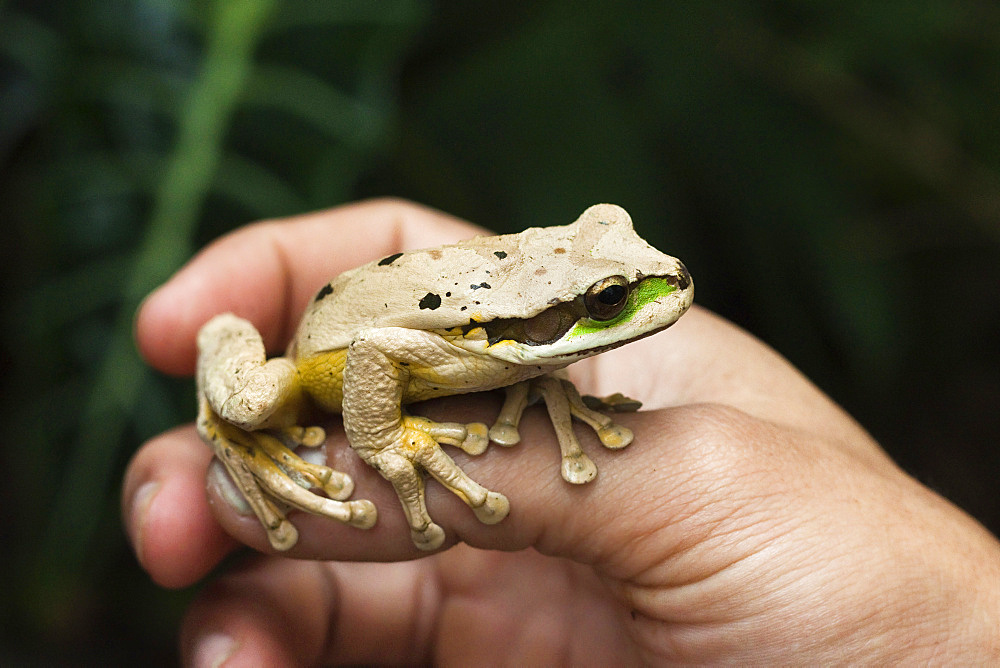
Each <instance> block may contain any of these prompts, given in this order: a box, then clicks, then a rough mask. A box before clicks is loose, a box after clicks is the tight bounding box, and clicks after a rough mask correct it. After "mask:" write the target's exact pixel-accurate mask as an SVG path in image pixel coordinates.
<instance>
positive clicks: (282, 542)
mask: <svg viewBox="0 0 1000 668" xmlns="http://www.w3.org/2000/svg"><path fill="white" fill-rule="evenodd" d="M264 529H265V530H266V531H267V540H268V542H269V543H271V547H273V548H274V549H275V550H277V551H278V552H286V551H288V550H290V549H292V548H293V547H294V546H295V544H296V543H297V542H299V531H298V529H296V528H295V525H294V524H292V523H291V522H289V521H288V520H286V519H284V518H282V520H281V521H280V522H279V523H278V525H277V526H274V527H269V526H265V527H264Z"/></svg>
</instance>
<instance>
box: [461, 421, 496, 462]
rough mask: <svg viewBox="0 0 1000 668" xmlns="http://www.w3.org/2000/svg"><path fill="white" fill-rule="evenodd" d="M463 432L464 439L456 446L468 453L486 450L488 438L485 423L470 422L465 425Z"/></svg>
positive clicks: (480, 452)
mask: <svg viewBox="0 0 1000 668" xmlns="http://www.w3.org/2000/svg"><path fill="white" fill-rule="evenodd" d="M465 432H466V433H465V439H464V440H463V441H462V443H461V444H460V445H459V446H458V447H460V448H461V449H462V450H463V451H465V453H466V454H469V455H481V454H483V453H484V452H486V448H487V446H489V444H490V439H489V436H487V431H486V425H485V424H483V423H482V422H472V423H470V424H467V425H465Z"/></svg>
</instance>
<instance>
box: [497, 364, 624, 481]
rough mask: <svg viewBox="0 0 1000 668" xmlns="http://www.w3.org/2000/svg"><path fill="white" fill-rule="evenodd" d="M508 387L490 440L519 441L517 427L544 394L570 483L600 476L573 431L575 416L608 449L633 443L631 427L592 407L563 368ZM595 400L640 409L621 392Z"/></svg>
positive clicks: (501, 442) (505, 444)
mask: <svg viewBox="0 0 1000 668" xmlns="http://www.w3.org/2000/svg"><path fill="white" fill-rule="evenodd" d="M504 389H505V391H506V398H505V400H504V404H503V407H502V408H501V409H500V413H499V415H498V416H497V419H496V422H495V423H494V424H493V426H492V427H491V428H490V431H489V434H490V440H492V441H494V442H496V443H498V444H500V445H503V446H508V447H509V446H512V445H514V444H516V443H518V442H519V441H520V440H521V436H520V433H519V432H518V429H517V427H518V424H519V423H520V421H521V415H522V414H523V412H524V409H525V408H526V407H527V406H528V405H529V404H530V403H532V401H533V400H535V399H537V398H538V397H541V398H542V399H543V400H544V401H545V407H546V409H547V410H548V413H549V419H550V420H551V422H552V426H553V428H554V429H555V431H556V437H557V439H558V440H559V449H560V451H561V453H562V465H561V467H560V471H561V474H562V477H563V479H564V480H566V481H567V482H571V483H574V484H582V483H587V482H590V481H591V480H593V479H594V478H595V477H596V476H597V465H596V464H594V462H593V461H592V460H591V459H590V457H588V456H587V455H586V454H585V453H584V452H583V449H582V448H581V447H580V442H579V440H577V438H576V434H575V433H574V432H573V420H572V418H576V419H578V420H580V421H581V422H584V423H586V424H587V425H589V426H590V428H591V429H593V430H594V432H596V434H597V437H598V439H600V441H601V443H602V444H603V445H604V447H606V448H610V449H619V448H624V447H625V446H627V445H628V444H629V443H631V442H632V438H633V434H632V431H631V430H630V429H629V428H628V427H624V426H622V425H619V424H616V423H615V422H614V421H613V420H612V419H611V418H610V417H608V416H607V415H605V414H604V413H601V412H599V411H597V410H594V409H592V408H590V407H589V406H588V405H587V402H585V401H584V398H583V397H581V396H580V393H579V392H578V391H577V389H576V386H575V385H573V383H572V382H570V380H569V379H568V378H566V376H565V372H564V371H563V370H561V369H560V370H558V371H554V372H551V373H548V374H545V375H543V376H538V377H537V378H532V379H529V380H525V381H522V382H520V383H515V384H514V385H510V386H509V387H506V388H504ZM619 397H620V398H619ZM593 403H597V404H598V405H601V406H602V407H604V408H612V407H614V406H616V405H618V404H621V405H622V406H623V409H624V410H635V409H636V408H638V402H635V401H632V400H629V399H627V398H625V397H621V395H616V396H615V397H614V398H613V399H612V401H609V402H601V401H600V400H596V402H593Z"/></svg>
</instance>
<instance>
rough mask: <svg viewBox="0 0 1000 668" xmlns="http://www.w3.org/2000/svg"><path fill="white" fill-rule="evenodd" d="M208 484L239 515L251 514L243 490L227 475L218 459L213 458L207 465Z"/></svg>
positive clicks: (251, 511)
mask: <svg viewBox="0 0 1000 668" xmlns="http://www.w3.org/2000/svg"><path fill="white" fill-rule="evenodd" d="M208 484H209V485H210V486H211V487H212V488H213V489H215V491H216V492H217V493H218V495H219V497H220V498H221V499H222V500H223V501H225V502H226V504H227V505H228V506H230V507H231V508H232V509H233V510H235V511H236V512H237V513H239V514H240V515H252V514H253V509H252V508H251V507H250V504H249V503H247V500H246V498H244V496H243V492H241V491H240V488H239V487H237V486H236V483H234V482H233V479H232V478H230V477H229V471H227V470H226V467H225V466H223V464H222V462H220V461H219V460H218V459H213V460H212V463H211V464H209V466H208Z"/></svg>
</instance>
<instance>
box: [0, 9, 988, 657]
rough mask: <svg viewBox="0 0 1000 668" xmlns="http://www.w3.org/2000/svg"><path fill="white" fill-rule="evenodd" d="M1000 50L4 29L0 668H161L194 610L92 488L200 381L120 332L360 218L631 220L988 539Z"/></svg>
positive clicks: (724, 27) (799, 24)
mask: <svg viewBox="0 0 1000 668" xmlns="http://www.w3.org/2000/svg"><path fill="white" fill-rule="evenodd" d="M998 34H1000V6H998V5H997V4H996V3H995V2H992V1H990V0H982V1H978V0H905V1H904V0H882V1H881V2H877V3H873V2H869V1H868V0H837V2H833V1H832V0H826V1H822V2H802V1H800V2H795V1H792V0H784V1H782V0H730V1H726V0H709V1H706V2H698V3H669V2H659V1H650V2H638V1H637V2H586V1H580V0H577V1H573V2H569V1H560V0H538V1H535V2H532V3H496V2H475V1H473V2H470V1H468V0H439V1H438V2H418V1H416V0H380V1H379V2H369V1H367V0H352V1H348V2H316V1H315V0H216V1H209V0H202V1H200V2H196V1H193V0H187V1H186V0H102V1H101V2H92V1H90V0H45V1H41V0H38V1H31V0H22V1H17V0H9V1H7V2H2V3H0V166H2V168H0V216H2V221H0V229H2V237H0V239H2V243H0V253H2V256H0V271H2V290H3V295H2V305H3V306H2V309H3V318H4V322H3V328H2V334H0V337H2V340H0V345H2V349H0V350H2V352H0V365H2V367H0V368H2V383H3V402H2V416H0V417H2V424H3V426H4V429H3V441H2V443H3V446H2V449H0V467H2V468H0V470H2V471H3V484H2V485H0V502H2V504H3V508H4V511H3V512H4V515H5V516H6V518H7V519H6V520H4V521H3V523H2V525H0V541H2V547H0V566H2V569H3V572H4V573H6V576H5V578H4V579H5V584H4V585H3V592H4V593H3V595H2V596H0V615H2V616H0V628H2V631H0V634H2V635H0V663H3V664H5V665H10V664H12V663H14V664H23V663H29V664H43V663H52V662H62V663H73V664H89V663H104V664H106V663H108V662H111V663H114V662H122V663H135V662H136V661H138V660H140V659H141V660H142V662H143V663H144V664H145V665H159V664H163V665H172V664H173V663H174V662H175V661H176V654H175V639H174V635H175V631H176V624H177V620H178V617H179V615H180V612H181V610H182V609H183V606H184V604H185V602H186V601H187V600H188V598H189V597H190V596H191V592H189V591H184V592H166V591H162V590H159V589H157V588H156V587H155V586H153V585H152V584H151V583H150V582H149V581H148V580H147V578H146V577H145V575H144V574H143V573H142V572H141V571H140V570H139V569H138V568H137V566H136V565H135V562H134V559H133V557H132V555H131V553H130V552H129V551H128V549H127V547H126V543H125V539H124V536H123V533H122V530H121V528H120V521H119V518H118V493H119V484H120V480H121V474H122V470H123V467H124V465H125V462H126V461H127V459H128V457H129V456H130V454H131V453H132V452H134V451H135V449H136V447H137V446H138V444H139V443H140V442H141V441H142V439H144V438H147V437H149V436H151V435H153V434H155V433H157V432H159V431H161V430H163V429H165V428H168V427H170V426H172V425H175V424H178V423H180V422H184V421H188V420H190V419H191V418H192V417H193V414H194V400H193V394H192V391H193V384H192V383H191V381H190V380H187V379H171V378H165V377H162V376H160V375H157V374H155V373H153V372H151V371H149V370H147V369H146V368H144V366H143V365H142V363H141V361H140V360H139V359H138V357H137V356H136V354H135V352H134V349H133V347H132V343H131V339H130V324H131V318H132V313H133V311H134V309H135V307H136V305H137V304H138V301H139V300H140V299H141V297H142V296H143V295H144V294H145V293H146V292H148V291H149V290H150V289H151V288H153V287H154V286H156V285H157V284H158V283H160V282H161V281H163V280H164V279H165V278H166V277H167V276H169V274H170V273H171V272H172V271H173V270H174V269H176V268H177V267H178V266H180V264H182V263H183V262H184V261H185V259H186V258H188V257H190V255H191V254H192V253H193V252H194V250H195V249H197V248H198V247H200V246H202V245H203V244H204V243H206V242H207V241H209V240H211V239H212V238H214V237H216V236H218V235H220V234H222V233H224V232H226V231H227V230H230V229H233V228H235V227H237V226H240V225H242V224H245V223H247V222H249V221H253V220H256V219H260V218H263V217H270V216H282V215H286V214H294V213H299V212H304V211H310V210H314V209H319V208H324V207H329V206H333V205H336V204H339V203H342V202H346V201H350V200H354V199H357V198H361V197H368V196H377V195H398V196H403V197H408V198H412V199H415V200H418V201H420V202H424V203H427V204H430V205H432V206H435V207H439V208H441V209H443V210H446V211H449V212H451V213H454V214H457V215H459V216H464V217H466V218H468V219H470V220H473V221H475V222H477V223H480V224H482V225H485V226H487V227H491V228H493V229H495V230H498V231H504V232H509V231H517V230H520V229H522V228H524V227H526V226H529V225H545V224H553V223H565V222H570V221H571V220H572V219H573V218H575V217H576V215H577V214H578V213H579V212H580V211H582V210H583V209H584V208H585V207H586V206H587V205H589V204H591V203H594V202H601V201H610V202H616V203H618V204H621V205H623V206H625V207H626V208H627V209H628V210H629V211H630V212H631V213H632V215H633V217H634V218H635V220H636V222H637V227H638V228H639V230H640V233H641V234H642V235H643V236H644V237H645V238H646V239H647V240H649V241H650V242H651V243H652V244H653V245H655V246H658V247H660V248H662V249H664V250H667V251H669V252H670V253H671V254H675V255H677V256H679V257H682V258H684V260H685V262H686V263H687V265H688V267H690V268H691V270H692V273H693V274H694V275H695V276H696V277H697V282H698V301H699V302H700V303H701V304H703V305H705V306H708V307H710V308H712V309H715V310H716V311H718V312H720V313H722V314H724V315H726V316H727V317H729V318H731V319H733V320H735V321H736V322H738V323H739V324H741V325H743V326H745V327H747V328H748V329H750V330H751V331H752V332H754V333H755V334H756V335H758V336H760V337H761V338H763V339H764V340H765V341H767V342H768V343H770V344H771V345H773V346H774V347H776V348H777V349H778V350H779V351H781V352H782V353H783V354H784V355H785V356H787V357H788V358H790V359H791V360H792V361H793V362H794V363H795V364H796V365H797V366H799V367H800V368H801V369H803V370H804V371H805V373H806V374H808V375H809V376H810V377H811V378H812V379H814V380H815V381H816V382H817V383H818V384H819V385H820V386H821V387H822V388H823V389H824V390H825V391H826V392H828V393H829V394H831V395H832V396H833V397H834V398H835V399H836V400H837V401H839V402H840V403H841V404H842V405H844V406H845V407H846V408H847V409H848V410H849V411H850V412H852V413H853V414H854V415H855V416H856V417H857V418H858V419H859V420H860V421H861V422H862V423H863V424H864V425H865V426H866V427H867V428H868V429H869V430H870V431H871V432H872V433H874V435H875V436H876V437H877V438H878V439H879V440H880V441H881V443H882V444H883V445H884V446H885V447H886V448H887V449H888V450H889V451H890V452H891V454H892V455H893V456H894V457H895V458H896V459H897V460H898V461H899V462H900V463H901V464H902V465H903V466H904V467H905V468H906V469H907V470H908V471H910V472H911V473H912V474H913V475H915V476H916V477H918V478H919V479H921V480H922V481H924V482H925V483H927V484H928V485H930V486H931V487H933V488H934V489H936V490H938V491H940V492H941V493H943V494H944V495H946V496H948V497H949V498H951V499H952V500H954V501H955V502H956V503H957V504H959V505H960V506H962V507H964V508H965V509H967V510H968V511H969V512H970V513H972V514H973V515H975V516H976V517H977V518H979V519H980V520H981V521H982V522H983V523H985V524H986V525H987V526H988V527H989V528H990V529H991V530H992V531H994V532H998V531H1000V496H998V495H997V493H996V488H997V477H998V475H1000V448H998V445H997V444H998V440H1000V410H998V406H1000V105H998V103H997V102H998V92H1000V91H998V85H1000V40H998V39H997V35H998Z"/></svg>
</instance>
